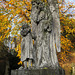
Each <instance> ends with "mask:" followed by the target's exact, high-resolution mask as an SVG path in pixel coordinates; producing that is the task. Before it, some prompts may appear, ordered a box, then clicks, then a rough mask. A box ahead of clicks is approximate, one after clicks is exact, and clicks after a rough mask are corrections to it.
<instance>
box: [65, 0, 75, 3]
mask: <svg viewBox="0 0 75 75" xmlns="http://www.w3.org/2000/svg"><path fill="white" fill-rule="evenodd" d="M65 1H66V2H68V1H70V2H73V3H75V0H65Z"/></svg>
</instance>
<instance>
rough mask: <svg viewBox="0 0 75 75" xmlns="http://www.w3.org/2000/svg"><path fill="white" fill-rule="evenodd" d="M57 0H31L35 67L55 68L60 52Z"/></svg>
mask: <svg viewBox="0 0 75 75" xmlns="http://www.w3.org/2000/svg"><path fill="white" fill-rule="evenodd" d="M58 14H59V13H58V3H57V0H47V3H45V2H42V1H41V0H32V10H31V24H32V34H33V35H32V37H33V39H34V38H35V37H36V39H34V41H35V42H36V43H35V46H36V47H35V51H36V55H35V56H36V68H44V67H47V68H55V69H56V68H57V67H58V66H59V64H58V59H57V54H56V50H57V52H60V51H61V50H60V21H59V15H58Z"/></svg>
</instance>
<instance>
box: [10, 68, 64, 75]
mask: <svg viewBox="0 0 75 75" xmlns="http://www.w3.org/2000/svg"><path fill="white" fill-rule="evenodd" d="M64 73H65V72H64V70H63V72H61V73H58V72H57V69H55V70H54V69H36V70H25V69H22V70H12V71H11V75H64Z"/></svg>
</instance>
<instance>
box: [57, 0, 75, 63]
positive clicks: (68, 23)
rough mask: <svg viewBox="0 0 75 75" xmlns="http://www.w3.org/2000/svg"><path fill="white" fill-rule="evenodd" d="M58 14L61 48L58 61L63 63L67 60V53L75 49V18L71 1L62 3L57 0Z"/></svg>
mask: <svg viewBox="0 0 75 75" xmlns="http://www.w3.org/2000/svg"><path fill="white" fill-rule="evenodd" d="M59 4H60V5H59V15H60V23H61V48H62V52H60V53H58V58H59V56H60V57H61V58H59V61H60V62H62V63H65V62H67V61H68V60H69V54H70V53H71V51H72V50H73V49H75V48H74V47H75V46H74V44H75V41H74V38H75V35H74V34H75V19H74V16H75V14H74V9H73V8H75V6H74V4H73V3H71V2H68V3H65V2H64V3H63V4H61V2H60V1H59Z"/></svg>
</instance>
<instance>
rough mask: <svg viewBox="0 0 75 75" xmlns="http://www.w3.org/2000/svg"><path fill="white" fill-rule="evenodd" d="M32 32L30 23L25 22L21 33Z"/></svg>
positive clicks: (24, 34)
mask: <svg viewBox="0 0 75 75" xmlns="http://www.w3.org/2000/svg"><path fill="white" fill-rule="evenodd" d="M30 32H31V28H30V26H29V25H28V24H24V25H23V26H22V30H21V35H22V36H26V35H27V34H28V33H30Z"/></svg>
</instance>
